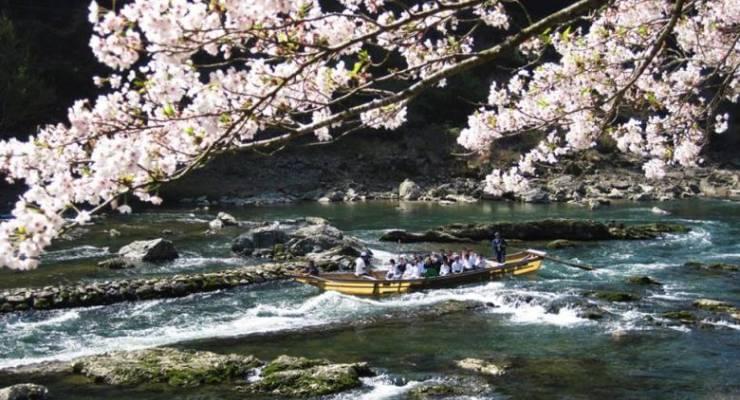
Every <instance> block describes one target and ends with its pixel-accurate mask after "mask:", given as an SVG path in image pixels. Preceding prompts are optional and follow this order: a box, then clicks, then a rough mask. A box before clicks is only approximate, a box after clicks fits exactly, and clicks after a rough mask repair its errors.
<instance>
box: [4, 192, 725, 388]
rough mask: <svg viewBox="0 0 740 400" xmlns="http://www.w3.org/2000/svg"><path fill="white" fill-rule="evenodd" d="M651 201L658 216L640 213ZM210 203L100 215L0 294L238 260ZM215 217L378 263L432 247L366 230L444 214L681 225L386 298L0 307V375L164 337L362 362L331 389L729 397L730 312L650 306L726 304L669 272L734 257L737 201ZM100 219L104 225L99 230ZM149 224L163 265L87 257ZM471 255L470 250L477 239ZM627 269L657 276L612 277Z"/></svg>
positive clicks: (57, 384)
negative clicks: (354, 384)
mask: <svg viewBox="0 0 740 400" xmlns="http://www.w3.org/2000/svg"><path fill="white" fill-rule="evenodd" d="M656 205H657V206H659V207H661V208H662V209H664V210H667V211H668V212H670V214H669V215H662V214H657V213H655V212H653V210H652V207H653V206H656ZM219 210H220V209H219ZM219 210H216V209H212V210H210V211H203V210H198V211H194V210H190V209H161V210H151V211H147V212H142V213H138V214H133V215H130V216H115V217H108V218H105V219H103V220H101V221H99V223H98V224H96V225H94V226H90V227H86V228H85V229H84V230H81V231H78V232H73V233H72V237H71V238H69V239H68V240H65V241H61V242H59V243H58V244H56V245H55V247H54V248H53V249H52V251H50V252H49V253H48V254H47V255H46V256H45V259H44V263H43V265H42V267H41V268H39V269H38V270H36V271H31V272H28V273H23V274H20V273H11V272H9V271H5V270H3V271H0V287H3V288H8V287H18V286H43V285H47V284H52V283H58V282H75V281H80V280H82V281H90V280H107V279H115V278H121V277H134V276H142V275H151V276H155V275H163V274H176V273H183V272H194V271H210V270H218V269H224V268H232V267H235V266H239V265H244V264H248V263H252V262H255V261H249V260H245V259H240V258H237V257H234V256H233V255H231V254H230V251H229V246H230V239H231V238H233V237H234V236H236V235H237V234H238V229H236V228H230V229H226V230H224V231H222V232H220V233H219V234H216V235H205V234H204V231H205V230H206V229H207V222H208V221H209V220H210V219H212V218H213V217H214V215H215V212H216V211H219ZM227 211H228V212H230V213H232V214H233V215H234V216H236V217H237V218H238V219H241V220H257V219H259V220H271V219H278V218H294V217H299V216H319V217H324V218H327V219H328V220H329V221H330V222H331V223H332V224H334V225H335V226H337V227H338V228H340V229H342V230H344V231H345V232H346V233H348V234H350V235H354V236H357V237H359V238H361V239H362V240H364V241H366V242H367V243H368V244H369V246H370V247H371V248H373V249H374V250H375V254H376V255H377V256H378V257H379V258H380V259H387V258H388V257H391V256H393V255H395V254H398V253H402V252H404V251H411V250H421V249H427V250H428V249H437V248H439V247H440V246H439V245H434V246H430V245H426V244H415V245H398V244H394V243H382V242H379V241H378V240H377V238H378V237H379V236H380V234H381V233H382V231H383V230H385V229H391V228H403V229H409V230H422V229H426V228H431V227H434V226H437V225H441V224H445V223H452V222H492V221H519V220H534V219H541V218H552V217H555V218H561V217H563V218H592V219H596V220H604V221H610V220H616V221H620V222H625V223H627V224H629V223H643V222H652V221H664V222H668V221H670V222H676V223H681V224H685V225H687V226H689V227H690V228H691V232H690V233H688V234H681V235H668V236H667V237H665V238H663V239H659V240H651V241H631V242H622V241H612V242H594V243H586V244H581V245H579V246H577V247H575V248H569V249H563V250H555V251H552V252H551V254H553V255H556V256H558V257H561V258H567V259H571V260H576V261H580V262H584V263H588V264H591V265H594V266H595V267H596V268H597V269H596V270H595V271H593V272H589V271H582V270H578V269H573V268H569V267H567V266H564V265H560V264H555V263H552V262H545V264H544V267H543V269H542V270H541V271H539V272H538V273H537V274H536V275H532V276H522V277H514V278H508V279H504V280H502V281H497V282H490V283H484V284H478V285H470V286H464V287H459V288H455V289H445V290H436V291H430V292H422V293H414V294H409V295H403V296H397V297H392V298H387V299H368V298H356V297H351V296H345V295H341V294H337V293H331V292H326V293H321V292H319V291H318V290H316V289H314V288H311V287H306V286H301V285H298V284H296V283H292V282H280V283H269V284H264V285H260V286H257V287H246V288H242V289H237V290H225V291H219V292H213V293H206V294H197V295H191V296H188V297H185V298H180V299H168V300H153V301H144V302H136V303H121V304H115V305H111V306H105V307H91V308H79V309H68V310H56V311H43V312H30V313H22V314H10V315H3V316H0V333H1V334H0V369H2V368H8V367H14V366H20V365H28V364H32V363H37V362H42V361H51V360H69V359H72V358H75V357H78V356H81V355H88V354H97V353H102V352H106V351H112V350H131V349H136V348H146V347H152V346H158V345H176V346H179V347H182V348H189V349H203V350H210V351H216V352H224V353H228V352H235V353H243V354H254V355H256V356H258V357H261V358H264V359H269V358H272V357H275V356H277V355H279V354H290V355H296V356H307V357H322V358H327V359H330V360H332V361H336V362H350V361H368V362H369V363H370V365H371V366H373V367H374V368H376V369H377V370H378V371H380V372H381V373H380V375H379V376H377V377H374V378H368V379H366V380H365V385H364V386H363V387H362V388H360V389H357V390H355V391H353V392H350V393H345V394H342V395H339V396H334V397H332V398H333V399H355V398H366V399H381V398H385V399H403V398H406V397H407V396H408V393H409V392H410V391H411V390H412V389H413V388H414V387H415V386H417V385H419V384H421V383H423V382H428V381H440V382H445V381H450V380H455V381H456V382H459V381H460V380H463V381H465V380H466V379H469V380H470V384H471V385H475V386H476V387H477V388H478V389H477V390H476V394H475V395H474V396H473V397H466V398H501V399H532V398H543V399H545V398H568V399H574V398H578V399H580V398H584V399H585V398H596V397H603V396H605V398H615V399H616V398H620V399H622V398H623V399H636V398H640V399H642V398H644V399H655V398H686V399H694V398H740V380H739V379H738V373H739V372H740V340H739V339H740V323H738V321H737V320H734V319H729V318H728V319H725V318H720V317H716V318H707V319H706V320H704V321H702V323H701V324H698V325H693V326H691V325H689V326H687V325H682V324H677V323H674V322H672V321H668V320H665V319H663V318H662V317H661V314H662V313H663V312H666V311H674V310H684V309H691V308H692V306H691V303H692V302H693V300H696V299H698V298H711V299H716V300H723V301H728V302H731V303H733V304H735V305H736V306H737V305H740V280H738V277H739V276H740V274H739V273H737V272H726V271H725V272H708V271H699V270H696V269H692V268H689V267H686V266H684V263H685V262H687V261H690V260H698V261H703V262H727V263H735V264H740V204H738V203H732V202H723V201H704V200H691V201H680V202H673V203H661V204H642V203H641V204H625V205H615V206H612V207H609V208H605V209H600V210H596V211H588V210H585V209H583V208H580V207H575V206H567V205H521V204H516V205H514V204H505V203H487V202H484V203H476V204H464V205H451V206H442V205H438V204H426V203H401V204H399V203H390V202H369V203H355V204H331V205H322V204H315V203H310V204H309V203H306V204H299V205H289V206H281V207H262V208H242V209H229V210H227ZM111 229H115V230H116V231H118V232H120V236H117V237H111V235H110V230H111ZM163 230H168V231H170V232H169V238H170V239H171V240H173V241H174V242H175V245H176V246H177V247H178V249H179V250H180V253H181V257H180V258H179V259H178V260H176V261H173V262H171V263H167V264H163V265H158V266H150V267H144V268H140V269H132V270H123V271H108V270H101V269H99V268H98V267H96V265H95V264H96V262H97V261H99V260H101V259H103V258H105V257H107V256H110V254H112V253H114V252H115V251H117V250H118V248H119V247H120V246H122V245H124V244H126V243H128V242H130V241H132V240H136V239H144V238H151V237H156V236H159V235H161V232H162V231H163ZM523 245H526V246H533V247H536V246H542V243H525V244H523ZM442 247H445V248H453V249H455V248H459V247H461V246H451V245H444V246H442ZM477 250H478V251H480V252H487V249H486V246H485V245H483V244H481V245H479V246H477ZM643 275H648V276H650V277H652V278H654V279H655V280H657V281H659V282H661V283H662V286H649V287H644V286H635V285H632V284H629V283H627V282H626V280H627V279H628V278H629V277H632V276H643ZM592 290H619V291H628V292H631V293H633V294H635V295H638V296H639V297H640V299H639V300H638V301H635V302H628V303H608V302H601V301H596V300H593V299H586V298H584V296H583V293H585V292H588V291H592ZM448 300H465V301H470V302H472V303H475V304H486V305H488V306H486V307H484V308H482V309H479V310H475V311H471V312H460V313H453V314H445V315H442V316H432V315H433V314H430V313H429V310H430V309H432V310H433V309H434V307H436V306H441V305H443V304H445V303H446V302H447V301H448ZM589 303H593V304H597V305H598V306H599V307H601V308H602V310H603V311H604V314H605V317H604V318H603V319H601V320H590V319H586V318H584V317H581V316H579V315H581V312H580V311H582V310H583V308H584V307H586V306H588V304H589ZM417 313H419V316H418V317H415V315H416V314H417ZM399 317H400V318H399ZM466 357H475V358H493V359H502V360H506V362H507V363H509V364H510V365H511V369H510V372H509V373H508V374H507V375H505V376H503V377H496V378H481V377H478V376H475V374H471V373H469V372H466V371H464V370H460V369H458V368H456V367H455V361H456V360H459V359H462V358H466ZM5 383H8V384H12V383H16V382H13V381H12V378H11V377H8V376H6V375H4V374H2V371H0V386H2V384H5ZM43 383H45V384H47V385H48V386H49V388H50V390H51V391H52V393H61V394H63V396H61V397H58V398H65V399H67V398H68V399H92V398H99V397H101V396H103V395H104V396H105V397H107V398H121V399H123V398H134V397H135V398H140V399H160V398H162V399H164V398H173V395H174V396H175V397H177V398H192V399H196V398H198V399H203V398H232V397H230V396H234V397H233V398H243V395H238V396H237V395H234V394H230V393H227V392H224V393H216V392H213V391H209V390H201V391H189V392H187V393H180V392H175V393H172V392H170V391H168V390H164V389H162V390H159V391H148V392H142V391H138V392H137V391H133V389H130V390H128V389H125V390H124V389H121V390H111V389H110V388H106V387H103V386H99V385H90V384H85V383H82V382H80V381H74V380H71V381H70V380H68V379H67V380H61V379H60V380H51V381H44V382H43ZM211 396H213V397H211ZM55 398H57V397H55Z"/></svg>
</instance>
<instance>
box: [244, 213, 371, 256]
mask: <svg viewBox="0 0 740 400" xmlns="http://www.w3.org/2000/svg"><path fill="white" fill-rule="evenodd" d="M336 248H355V249H357V250H359V249H361V248H363V246H362V245H361V244H360V242H359V241H358V240H356V239H354V238H352V237H349V236H346V235H344V234H343V233H342V231H340V230H339V229H337V228H335V227H334V226H332V225H329V223H328V222H327V221H326V220H324V219H322V218H312V217H306V218H298V219H293V220H282V221H274V222H269V223H268V222H265V223H258V224H255V226H254V227H252V228H250V229H249V230H247V231H246V232H244V233H242V234H241V235H239V236H238V237H237V238H236V239H234V241H233V242H232V244H231V250H232V251H233V252H234V253H237V254H239V255H245V256H247V255H251V254H254V253H260V254H261V253H271V254H272V255H273V256H274V255H277V254H275V253H287V254H282V255H290V256H305V255H308V254H310V253H320V252H325V251H327V250H330V249H336ZM277 250H279V251H277Z"/></svg>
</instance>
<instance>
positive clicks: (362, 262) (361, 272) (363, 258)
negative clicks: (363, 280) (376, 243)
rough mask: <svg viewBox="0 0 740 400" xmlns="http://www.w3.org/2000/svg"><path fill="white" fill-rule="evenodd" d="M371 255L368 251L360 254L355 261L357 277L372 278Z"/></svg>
mask: <svg viewBox="0 0 740 400" xmlns="http://www.w3.org/2000/svg"><path fill="white" fill-rule="evenodd" d="M369 271H370V255H369V254H367V252H366V251H363V252H362V253H360V256H359V257H357V259H356V260H355V276H356V277H358V278H359V277H361V276H370V273H369Z"/></svg>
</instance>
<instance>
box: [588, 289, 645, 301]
mask: <svg viewBox="0 0 740 400" xmlns="http://www.w3.org/2000/svg"><path fill="white" fill-rule="evenodd" d="M589 295H591V296H593V297H595V298H597V299H599V300H605V301H613V302H627V301H637V300H640V296H637V295H634V294H632V293H626V292H613V291H607V290H602V291H598V292H594V293H590V294H589Z"/></svg>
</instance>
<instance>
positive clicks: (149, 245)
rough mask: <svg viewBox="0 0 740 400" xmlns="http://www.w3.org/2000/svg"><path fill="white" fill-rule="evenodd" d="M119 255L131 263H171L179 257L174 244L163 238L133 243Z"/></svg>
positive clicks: (125, 247) (123, 248)
mask: <svg viewBox="0 0 740 400" xmlns="http://www.w3.org/2000/svg"><path fill="white" fill-rule="evenodd" d="M118 255H119V256H120V257H122V258H125V259H128V260H131V261H169V260H174V259H175V258H177V257H178V256H179V255H178V254H177V250H175V246H174V245H173V244H172V242H171V241H169V240H166V239H162V238H159V239H154V240H138V241H135V242H132V243H130V244H128V245H126V246H123V247H122V248H121V249H120V250H118Z"/></svg>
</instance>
